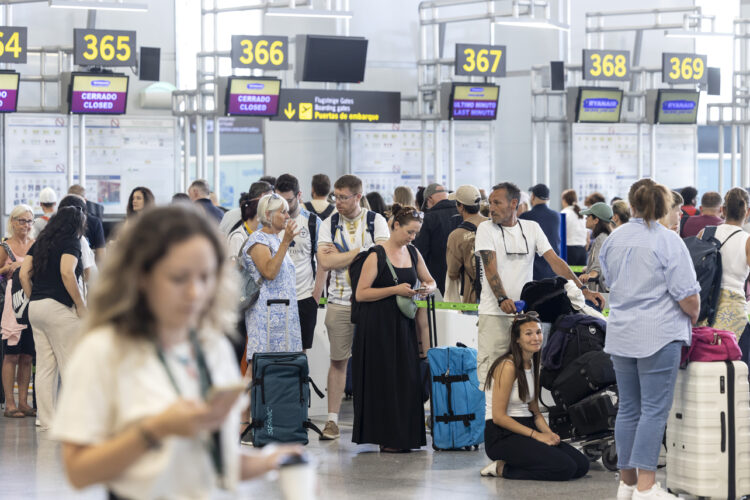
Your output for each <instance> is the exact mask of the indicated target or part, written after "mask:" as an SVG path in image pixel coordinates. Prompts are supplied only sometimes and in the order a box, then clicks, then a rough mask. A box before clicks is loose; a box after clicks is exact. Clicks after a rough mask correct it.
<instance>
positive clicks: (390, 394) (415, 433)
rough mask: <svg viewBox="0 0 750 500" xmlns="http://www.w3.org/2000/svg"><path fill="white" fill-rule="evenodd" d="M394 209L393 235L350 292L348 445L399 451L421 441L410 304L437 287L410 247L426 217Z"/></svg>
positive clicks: (418, 380) (373, 253) (406, 209)
mask: <svg viewBox="0 0 750 500" xmlns="http://www.w3.org/2000/svg"><path fill="white" fill-rule="evenodd" d="M392 211H393V221H392V222H391V235H390V238H389V239H388V240H387V241H385V242H383V243H381V244H380V245H377V246H375V247H373V249H372V250H371V251H370V254H369V256H368V257H367V259H366V260H365V263H364V265H363V266H362V272H361V274H360V277H359V282H358V283H357V289H356V292H355V297H356V300H357V302H358V303H359V307H360V309H359V318H358V321H357V333H356V335H355V336H354V345H353V349H352V351H353V352H352V382H353V386H354V387H353V388H354V430H353V432H352V441H353V442H354V443H357V444H365V443H372V444H377V445H380V451H382V452H389V453H397V452H407V451H409V450H411V449H415V448H420V447H422V446H424V445H425V443H426V438H425V428H424V407H423V402H422V385H421V374H420V367H419V349H418V347H417V336H416V325H415V320H414V317H415V314H416V308H415V306H413V305H412V303H411V300H412V299H414V298H415V297H417V296H426V295H429V294H431V293H432V292H434V291H435V287H436V285H435V280H434V279H433V278H432V276H430V272H429V271H428V270H427V266H426V265H425V263H424V259H422V256H421V255H420V253H419V251H418V250H417V249H416V247H414V246H413V245H411V243H412V242H413V241H414V238H416V236H417V234H418V233H419V230H420V229H421V227H422V220H423V217H424V215H423V214H422V212H418V211H416V210H415V209H414V208H412V207H401V206H400V205H398V204H397V203H396V204H394V206H393V207H392ZM417 283H420V285H419V286H417ZM399 298H400V299H401V302H403V303H402V304H399ZM404 299H405V300H404Z"/></svg>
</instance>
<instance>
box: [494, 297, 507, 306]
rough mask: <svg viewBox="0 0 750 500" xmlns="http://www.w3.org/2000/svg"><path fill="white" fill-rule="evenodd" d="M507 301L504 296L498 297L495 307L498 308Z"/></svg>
mask: <svg viewBox="0 0 750 500" xmlns="http://www.w3.org/2000/svg"><path fill="white" fill-rule="evenodd" d="M508 299H509V297H506V296H505V295H502V296H500V297H498V298H497V305H498V306H500V305H501V304H502V303H503V302H505V301H506V300H508Z"/></svg>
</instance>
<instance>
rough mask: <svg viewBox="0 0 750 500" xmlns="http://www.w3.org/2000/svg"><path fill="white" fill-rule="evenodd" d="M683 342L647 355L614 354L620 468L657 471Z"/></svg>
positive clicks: (618, 463) (616, 439)
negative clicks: (636, 356)
mask: <svg viewBox="0 0 750 500" xmlns="http://www.w3.org/2000/svg"><path fill="white" fill-rule="evenodd" d="M682 345H683V344H682V342H672V343H669V344H667V345H665V346H664V347H662V348H661V349H659V350H658V351H657V352H656V353H655V354H652V355H651V356H649V357H647V358H640V359H638V358H626V357H623V356H615V355H613V356H612V363H613V364H614V367H615V375H616V377H617V389H618V393H619V402H620V403H619V408H618V410H617V421H616V423H615V443H616V444H617V466H618V467H619V468H620V469H643V470H650V471H655V470H656V466H657V464H658V462H659V450H660V449H661V443H662V438H663V437H664V428H665V427H666V425H667V417H668V416H669V410H670V409H671V408H672V398H673V397H674V386H675V381H676V379H677V370H678V368H679V366H680V353H681V351H682Z"/></svg>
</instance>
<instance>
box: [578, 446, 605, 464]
mask: <svg viewBox="0 0 750 500" xmlns="http://www.w3.org/2000/svg"><path fill="white" fill-rule="evenodd" d="M581 451H583V454H584V455H586V458H588V459H589V461H590V462H596V461H597V460H599V459H600V458H601V457H602V454H603V453H602V450H600V449H599V448H598V447H597V446H584V447H583V449H582V450H581Z"/></svg>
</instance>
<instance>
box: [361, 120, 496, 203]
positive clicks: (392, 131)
mask: <svg viewBox="0 0 750 500" xmlns="http://www.w3.org/2000/svg"><path fill="white" fill-rule="evenodd" d="M439 132H440V134H441V141H440V143H441V153H440V154H441V162H442V172H443V175H442V179H441V182H443V183H447V179H448V168H449V166H448V165H449V157H448V154H449V152H448V124H447V123H441V125H440V129H439ZM489 139H490V138H489V126H488V125H487V124H483V123H471V122H462V123H460V124H456V125H455V167H456V172H455V177H454V178H455V182H456V186H459V185H461V184H473V185H475V186H477V187H485V188H488V187H489V186H488V183H489V182H490V180H489V179H491V172H490V154H489V151H490V148H489ZM421 140H422V133H421V124H420V122H418V121H405V122H401V123H400V124H393V125H386V124H363V123H360V124H356V125H353V126H352V130H351V171H352V173H353V174H355V175H357V176H358V177H360V178H361V179H362V183H363V185H364V190H365V192H370V191H379V192H381V193H382V194H383V196H384V197H385V198H386V201H387V202H390V201H391V197H392V195H393V190H394V189H395V188H396V186H409V187H410V188H412V189H413V190H414V191H415V192H416V189H417V186H419V185H421V184H422V149H421ZM424 140H425V144H426V145H427V149H426V155H427V170H428V175H427V182H428V183H429V182H433V181H434V179H435V177H434V155H433V151H432V147H433V145H434V132H433V130H431V129H428V130H427V132H426V133H425V137H424Z"/></svg>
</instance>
